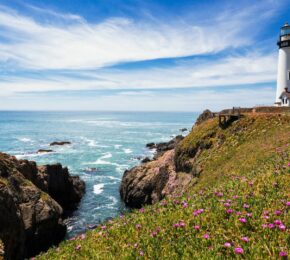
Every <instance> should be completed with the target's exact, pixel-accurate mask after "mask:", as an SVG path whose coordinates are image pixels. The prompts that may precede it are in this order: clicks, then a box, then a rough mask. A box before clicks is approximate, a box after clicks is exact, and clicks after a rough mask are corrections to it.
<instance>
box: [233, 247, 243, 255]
mask: <svg viewBox="0 0 290 260" xmlns="http://www.w3.org/2000/svg"><path fill="white" fill-rule="evenodd" d="M235 253H236V254H238V255H241V254H243V253H244V249H243V248H241V247H236V248H235Z"/></svg>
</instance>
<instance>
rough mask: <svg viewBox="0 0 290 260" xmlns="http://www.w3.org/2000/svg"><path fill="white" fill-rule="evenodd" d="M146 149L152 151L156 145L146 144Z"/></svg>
mask: <svg viewBox="0 0 290 260" xmlns="http://www.w3.org/2000/svg"><path fill="white" fill-rule="evenodd" d="M146 147H147V148H149V149H154V148H156V144H155V143H148V144H146Z"/></svg>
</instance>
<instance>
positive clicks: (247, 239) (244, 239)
mask: <svg viewBox="0 0 290 260" xmlns="http://www.w3.org/2000/svg"><path fill="white" fill-rule="evenodd" d="M241 239H242V241H244V242H249V241H250V239H249V238H248V237H242V238H241Z"/></svg>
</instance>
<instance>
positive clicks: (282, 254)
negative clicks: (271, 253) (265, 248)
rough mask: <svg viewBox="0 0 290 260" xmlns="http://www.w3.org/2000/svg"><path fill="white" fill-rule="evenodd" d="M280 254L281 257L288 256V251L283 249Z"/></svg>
mask: <svg viewBox="0 0 290 260" xmlns="http://www.w3.org/2000/svg"><path fill="white" fill-rule="evenodd" d="M279 256H281V257H287V253H286V252H284V251H281V252H280V253H279Z"/></svg>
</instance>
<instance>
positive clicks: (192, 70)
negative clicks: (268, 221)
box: [0, 0, 290, 111]
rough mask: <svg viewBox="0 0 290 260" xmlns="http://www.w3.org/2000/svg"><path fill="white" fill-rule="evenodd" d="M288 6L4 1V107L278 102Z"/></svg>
mask: <svg viewBox="0 0 290 260" xmlns="http://www.w3.org/2000/svg"><path fill="white" fill-rule="evenodd" d="M289 14H290V5H289V0H279V1H277V0H263V1H260V0H259V1H254V0H251V1H248V0H239V1H232V0H204V1H198V0H178V1H177V0H174V1H173V0H74V1H71V0H50V1H43V0H0V110H109V111H202V110H204V109H206V108H209V109H211V110H216V111H217V110H220V109H223V108H229V107H232V106H243V107H247V106H248V107H249V106H256V105H272V104H273V103H274V101H275V89H276V74H277V57H278V48H277V45H276V42H277V38H278V35H279V29H280V27H281V26H282V25H283V24H284V23H285V22H286V21H287V20H289V21H290V19H289Z"/></svg>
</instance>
